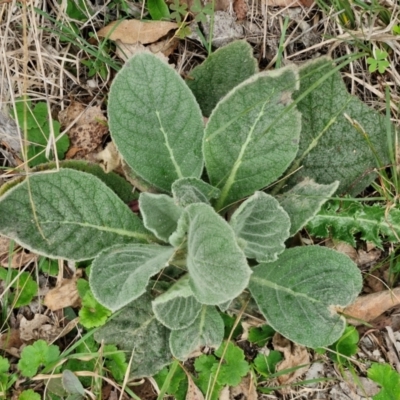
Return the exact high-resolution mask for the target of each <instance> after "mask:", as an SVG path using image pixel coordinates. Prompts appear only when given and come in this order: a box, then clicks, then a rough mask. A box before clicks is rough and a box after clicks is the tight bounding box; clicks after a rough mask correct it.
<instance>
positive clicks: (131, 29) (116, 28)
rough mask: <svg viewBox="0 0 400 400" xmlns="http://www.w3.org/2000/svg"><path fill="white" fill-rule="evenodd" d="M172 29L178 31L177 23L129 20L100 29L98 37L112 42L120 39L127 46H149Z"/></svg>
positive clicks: (116, 22) (112, 23)
mask: <svg viewBox="0 0 400 400" xmlns="http://www.w3.org/2000/svg"><path fill="white" fill-rule="evenodd" d="M172 29H178V25H177V24H176V23H175V22H166V21H146V22H144V21H139V20H137V19H129V20H119V21H113V22H111V23H110V24H109V25H107V26H105V27H104V28H102V29H100V30H99V31H98V32H97V35H98V36H99V37H107V38H108V39H111V40H118V39H119V40H120V41H121V42H122V43H125V44H135V43H141V44H149V43H154V42H156V41H157V40H159V39H161V38H162V37H163V36H165V35H166V34H167V33H168V32H169V31H170V30H172Z"/></svg>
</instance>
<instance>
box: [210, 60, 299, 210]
mask: <svg viewBox="0 0 400 400" xmlns="http://www.w3.org/2000/svg"><path fill="white" fill-rule="evenodd" d="M298 84H299V83H298V73H297V70H296V69H295V67H286V68H282V69H280V70H276V71H268V72H262V73H259V74H257V75H254V76H253V77H251V78H250V79H248V80H247V81H245V82H243V83H241V84H240V85H239V86H237V87H236V88H235V89H233V90H232V91H231V92H230V93H229V94H228V95H227V96H225V97H224V98H223V99H222V100H221V101H220V102H219V103H218V105H217V106H216V108H215V109H214V111H213V112H212V114H211V116H210V119H209V120H208V124H207V127H206V130H205V136H204V145H203V152H204V159H205V164H206V168H207V173H208V176H209V177H210V182H211V184H212V185H213V186H215V187H217V188H219V189H221V196H220V197H219V199H218V200H217V204H216V208H217V210H220V209H221V208H223V207H225V206H227V205H229V204H232V203H234V202H235V201H237V200H241V199H242V198H244V197H246V196H248V195H251V194H252V193H254V191H255V190H259V189H261V188H263V187H265V186H267V185H268V184H270V183H271V182H274V181H275V180H276V179H277V178H279V176H280V175H282V174H283V172H285V170H286V168H287V167H288V166H289V164H290V163H291V162H292V161H293V159H294V157H295V156H296V153H297V150H298V146H299V139H300V129H301V115H300V113H299V112H298V111H297V110H296V108H295V107H294V106H293V105H291V106H290V103H291V102H292V100H291V94H292V93H293V91H294V90H296V89H298Z"/></svg>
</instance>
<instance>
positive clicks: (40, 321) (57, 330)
mask: <svg viewBox="0 0 400 400" xmlns="http://www.w3.org/2000/svg"><path fill="white" fill-rule="evenodd" d="M78 322H79V318H75V319H73V320H72V321H70V322H69V323H68V324H67V325H66V326H59V325H57V324H55V322H54V321H52V319H51V318H50V317H48V316H47V315H43V314H35V316H34V317H33V319H32V320H30V321H29V320H27V319H26V318H25V317H22V318H21V321H20V326H19V330H20V337H21V340H22V341H24V342H26V343H27V342H30V341H31V340H38V339H43V340H45V341H46V342H48V343H51V342H53V341H54V340H56V339H58V338H61V337H63V336H65V335H66V334H67V333H69V332H71V330H72V329H73V328H75V326H76V325H77V324H78Z"/></svg>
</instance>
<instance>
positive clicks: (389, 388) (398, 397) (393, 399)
mask: <svg viewBox="0 0 400 400" xmlns="http://www.w3.org/2000/svg"><path fill="white" fill-rule="evenodd" d="M368 378H369V379H372V380H373V381H374V382H376V383H378V384H379V385H381V386H382V390H381V391H380V392H379V393H378V394H376V395H375V396H373V397H372V398H373V399H374V400H400V392H399V387H400V374H399V373H398V372H397V371H395V370H394V369H393V368H392V367H391V366H390V365H389V364H383V365H382V364H373V365H372V367H371V368H370V369H369V370H368Z"/></svg>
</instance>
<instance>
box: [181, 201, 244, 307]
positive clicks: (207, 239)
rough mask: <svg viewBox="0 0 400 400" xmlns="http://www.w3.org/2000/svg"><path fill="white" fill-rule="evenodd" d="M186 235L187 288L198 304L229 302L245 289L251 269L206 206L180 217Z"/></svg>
mask: <svg viewBox="0 0 400 400" xmlns="http://www.w3.org/2000/svg"><path fill="white" fill-rule="evenodd" d="M181 219H182V220H186V221H183V223H182V225H185V226H186V227H187V230H188V234H187V242H188V243H187V248H188V250H187V251H188V256H187V268H188V271H189V276H190V286H191V288H192V290H193V293H194V295H195V297H196V298H197V300H198V301H199V302H200V303H202V304H210V305H216V304H221V303H223V302H226V301H228V300H232V299H233V298H235V297H236V296H238V295H239V294H240V293H241V292H242V291H243V290H244V289H245V288H246V286H247V284H248V282H249V278H250V274H251V269H250V268H249V266H248V265H247V261H246V257H245V255H244V254H243V251H242V250H241V249H240V247H239V246H238V245H237V243H236V239H235V234H234V232H233V230H232V228H231V227H230V226H229V224H228V223H227V222H226V221H225V220H224V219H223V218H222V217H221V216H219V215H218V214H217V213H216V212H215V211H214V210H213V209H212V208H211V207H210V206H209V205H207V204H204V203H197V204H191V205H189V206H188V207H186V209H185V212H184V214H183V215H182V217H181Z"/></svg>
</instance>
